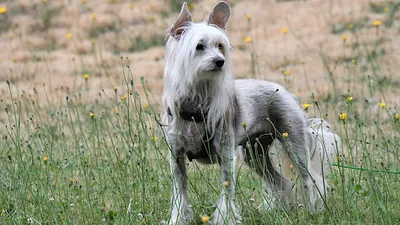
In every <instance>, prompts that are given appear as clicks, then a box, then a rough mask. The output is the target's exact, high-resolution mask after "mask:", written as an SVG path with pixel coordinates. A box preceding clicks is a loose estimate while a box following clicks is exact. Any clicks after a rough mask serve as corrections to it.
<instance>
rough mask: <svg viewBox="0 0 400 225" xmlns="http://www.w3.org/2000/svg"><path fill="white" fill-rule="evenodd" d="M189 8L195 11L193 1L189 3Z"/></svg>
mask: <svg viewBox="0 0 400 225" xmlns="http://www.w3.org/2000/svg"><path fill="white" fill-rule="evenodd" d="M188 8H189V11H193V9H194V3H193V2H191V3H189V4H188Z"/></svg>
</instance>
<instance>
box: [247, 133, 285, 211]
mask: <svg viewBox="0 0 400 225" xmlns="http://www.w3.org/2000/svg"><path fill="white" fill-rule="evenodd" d="M273 140H274V139H273V138H272V137H271V136H270V135H261V136H259V137H257V138H253V139H252V140H250V142H251V143H252V144H251V145H249V142H248V144H247V146H246V154H245V161H246V162H247V163H248V164H249V166H250V167H252V168H253V169H255V170H256V172H257V174H258V175H259V176H260V177H261V179H262V184H263V189H264V204H265V208H266V209H267V210H271V209H273V208H275V207H277V206H278V207H284V206H285V205H286V204H287V201H288V197H289V194H290V191H291V188H292V182H291V181H290V180H288V179H287V178H285V177H283V176H282V175H281V173H279V172H278V171H277V170H276V169H275V168H274V166H273V163H272V160H271V158H270V154H269V151H270V150H271V144H272V143H273Z"/></svg>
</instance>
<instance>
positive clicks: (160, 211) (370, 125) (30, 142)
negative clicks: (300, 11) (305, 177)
mask: <svg viewBox="0 0 400 225" xmlns="http://www.w3.org/2000/svg"><path fill="white" fill-rule="evenodd" d="M193 2H196V3H197V1H193ZM179 4H180V3H179ZM179 4H178V3H177V1H171V5H174V7H175V5H179ZM285 4H290V3H285ZM171 7H172V6H171ZM371 7H372V6H371ZM382 7H383V8H382ZM375 8H376V10H375V9H371V10H375V11H376V12H377V13H381V11H382V10H384V6H381V5H379V7H375ZM381 8H382V10H381ZM389 9H390V10H392V9H393V11H391V12H393V15H394V13H395V11H396V10H397V9H398V5H397V4H391V5H390V7H389ZM394 9H396V10H394ZM174 10H176V9H174ZM53 16H55V14H51V15H49V16H48V17H46V16H43V17H41V19H42V20H43V23H44V26H45V27H46V29H49V28H51V26H52V24H53V22H52V21H53V19H54V18H53ZM389 18H392V14H391V17H389ZM0 20H1V21H6V22H7V23H9V22H10V21H11V19H10V18H9V17H1V19H0ZM250 22H251V21H250ZM250 22H249V23H250ZM370 22H371V21H368V20H367V19H362V20H360V21H355V22H345V23H343V24H342V25H337V26H335V27H333V28H332V32H333V33H335V34H337V35H338V40H339V41H341V40H340V35H341V34H342V33H345V32H346V31H348V32H350V33H351V35H350V36H349V40H347V41H346V42H344V43H343V53H342V54H341V55H340V57H339V59H333V58H330V57H328V56H327V54H325V53H323V52H322V53H321V60H322V61H324V63H323V64H324V68H325V71H324V72H325V74H324V76H326V84H327V85H329V86H330V87H332V88H330V89H329V91H327V92H322V93H319V92H318V91H315V93H313V94H311V95H310V96H307V97H305V98H303V102H302V103H310V104H311V106H310V107H309V108H308V115H309V116H310V117H312V116H318V117H321V118H324V119H327V120H328V121H330V122H331V123H332V129H333V130H335V131H336V132H337V133H338V134H339V135H340V137H341V139H342V146H341V148H342V154H340V155H338V156H337V158H338V160H339V161H338V163H337V164H336V165H334V166H333V168H334V170H333V171H334V172H333V174H332V175H331V176H330V177H329V183H330V185H331V191H330V197H329V199H328V200H327V202H326V205H327V208H326V210H325V211H322V212H318V213H315V214H312V213H309V212H308V211H306V210H305V209H304V207H303V206H301V205H293V206H291V208H290V210H286V211H283V210H273V211H269V212H268V211H264V210H262V208H259V206H260V204H261V203H262V193H261V187H260V185H261V183H260V180H259V179H258V178H257V176H255V174H254V173H253V172H252V171H251V170H249V169H248V168H247V167H246V166H245V165H243V164H241V163H239V165H238V171H239V172H238V185H237V192H236V203H237V206H238V207H239V208H240V210H241V216H242V217H243V224H400V194H399V193H400V190H399V185H398V184H399V181H400V180H399V178H400V177H399V173H400V172H399V171H400V152H399V151H400V121H399V118H398V114H397V113H399V111H398V109H397V107H398V105H396V104H395V103H393V101H392V99H393V97H391V96H392V95H393V93H392V91H393V90H396V89H398V86H399V80H398V78H397V77H396V76H394V75H391V74H390V73H387V72H386V71H387V69H388V68H386V66H387V65H386V64H384V63H383V61H382V58H383V57H388V56H390V51H389V53H386V52H383V51H384V48H383V47H382V45H384V44H385V41H384V40H383V39H382V36H384V34H382V33H380V32H379V30H378V29H380V28H376V27H371V25H370ZM349 24H354V25H353V26H352V29H353V30H351V31H349V30H348V29H349ZM248 26H249V27H248V29H251V28H252V27H253V26H250V25H248ZM1 29H2V31H7V30H8V29H9V25H7V27H4V28H1ZM108 29H109V28H107V27H106V29H105V30H89V33H90V32H93V33H92V36H91V35H89V37H91V38H95V37H97V36H100V35H102V34H103V32H106V31H108ZM110 29H111V28H110ZM346 29H347V30H346ZM366 29H376V30H377V32H376V37H374V40H372V41H371V40H364V39H363V38H364V37H363V36H362V35H361V34H360V33H359V32H361V31H364V30H366ZM291 32H292V30H289V32H288V33H287V34H285V35H286V36H285V40H284V41H286V37H287V36H289V35H291ZM63 35H64V34H63ZM243 36H247V35H243ZM256 41H257V40H256V39H255V41H254V42H256ZM160 42H161V41H160V39H159V38H158V37H157V36H155V37H154V38H150V39H142V38H138V39H135V40H133V41H132V43H133V44H132V49H130V50H131V51H141V50H145V49H148V48H151V47H154V46H158V45H160ZM253 44H254V45H253ZM255 44H256V43H252V44H251V45H245V46H250V47H249V48H242V49H239V51H245V52H246V53H248V54H249V55H250V59H251V65H248V66H249V68H250V69H249V71H251V76H254V77H257V76H259V75H260V74H259V73H260V69H259V68H260V65H259V64H258V62H259V60H258V55H257V54H258V53H257V49H256V48H257V47H256V46H255ZM95 57H97V56H95ZM99 57H101V56H99ZM82 61H83V60H82ZM121 62H122V63H121V64H122V70H121V71H122V72H121V73H120V74H118V76H120V77H123V80H124V82H123V83H122V84H121V85H119V86H117V87H116V88H115V89H113V90H101V89H96V88H97V86H95V84H94V82H95V77H89V78H88V79H87V81H84V79H83V78H82V77H80V75H79V74H80V73H78V72H76V73H74V76H75V81H74V85H73V88H68V90H63V92H61V94H60V93H48V88H47V87H46V86H45V85H43V86H36V87H35V89H34V92H33V93H32V94H28V91H27V90H21V89H19V88H18V87H19V86H18V82H19V81H20V77H19V76H11V77H10V79H8V80H7V81H2V82H5V83H6V84H7V87H8V88H7V90H8V91H9V93H2V97H1V99H0V109H1V110H2V111H1V112H0V126H1V127H0V135H1V137H0V150H1V151H0V190H1V192H0V224H167V223H168V219H169V216H170V208H171V206H170V194H171V175H170V171H169V152H168V149H167V146H166V144H165V140H164V137H163V133H162V132H161V130H160V126H159V124H158V121H159V120H160V113H161V107H160V105H159V104H158V101H156V100H154V99H155V97H154V96H153V95H155V94H154V93H150V92H148V91H147V90H149V89H150V87H148V84H147V82H146V79H145V78H144V77H141V78H138V77H136V74H137V73H139V72H137V71H132V70H131V68H130V66H128V65H125V63H124V62H125V61H123V60H121ZM283 62H285V63H284V65H282V66H281V67H282V70H281V71H287V70H289V71H290V69H291V68H290V67H292V66H293V65H292V64H293V63H292V64H290V63H289V62H288V61H287V60H286V56H285V58H284V59H283ZM81 64H82V65H81V66H82V68H84V69H82V71H81V72H82V74H83V73H88V74H93V73H90V71H92V70H91V69H92V68H90V67H89V68H90V69H86V67H85V65H84V63H81ZM99 64H102V63H99ZM103 66H104V65H103ZM99 67H100V66H99ZM97 69H99V68H97ZM10 73H12V75H14V73H17V72H15V71H11V72H10ZM342 73H343V74H345V76H340V74H342ZM283 76H285V79H284V80H285V86H286V87H287V88H288V89H289V90H294V89H295V85H296V82H295V78H293V76H294V75H293V74H292V75H285V73H283ZM79 79H81V81H82V82H79ZM77 80H78V81H77ZM76 83H78V84H79V83H84V85H81V86H80V85H77V84H76ZM138 87H140V89H139V88H138ZM313 88H315V89H317V88H318V87H316V86H314V87H313ZM65 89H67V87H65ZM93 89H95V92H98V93H97V95H96V96H94V95H93V93H92V92H93ZM25 91H26V92H25ZM349 97H353V99H351V100H350V99H349ZM383 103H385V104H383ZM340 113H346V115H347V117H346V119H344V120H341V119H339V114H340ZM396 115H397V116H396ZM188 165H189V173H188V176H189V196H190V204H191V205H192V207H193V209H194V212H195V219H194V221H193V224H201V216H203V215H211V214H212V212H213V211H214V207H213V204H214V203H215V201H216V200H217V199H218V196H219V194H220V193H219V192H220V186H221V184H220V177H219V174H220V170H219V168H218V166H216V165H214V166H203V165H199V164H198V163H195V162H193V163H188Z"/></svg>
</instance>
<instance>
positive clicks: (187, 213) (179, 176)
mask: <svg viewBox="0 0 400 225" xmlns="http://www.w3.org/2000/svg"><path fill="white" fill-rule="evenodd" d="M175 146H176V145H172V146H171V147H172V148H171V151H170V156H171V157H170V159H171V162H170V169H171V173H172V179H173V180H172V183H173V185H172V192H173V195H172V199H171V204H172V212H171V220H170V224H173V225H178V224H179V225H185V224H188V223H189V221H190V219H191V209H190V207H189V204H188V193H187V177H186V164H185V157H186V156H185V154H184V150H183V149H182V148H178V149H177V150H174V147H175Z"/></svg>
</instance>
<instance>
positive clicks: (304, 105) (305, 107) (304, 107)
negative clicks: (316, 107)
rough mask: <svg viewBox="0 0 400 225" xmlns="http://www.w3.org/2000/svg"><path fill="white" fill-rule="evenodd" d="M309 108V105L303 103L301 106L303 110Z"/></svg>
mask: <svg viewBox="0 0 400 225" xmlns="http://www.w3.org/2000/svg"><path fill="white" fill-rule="evenodd" d="M310 106H311V104H308V103H305V104H303V109H304V110H307V109H308V108H309V107H310Z"/></svg>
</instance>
